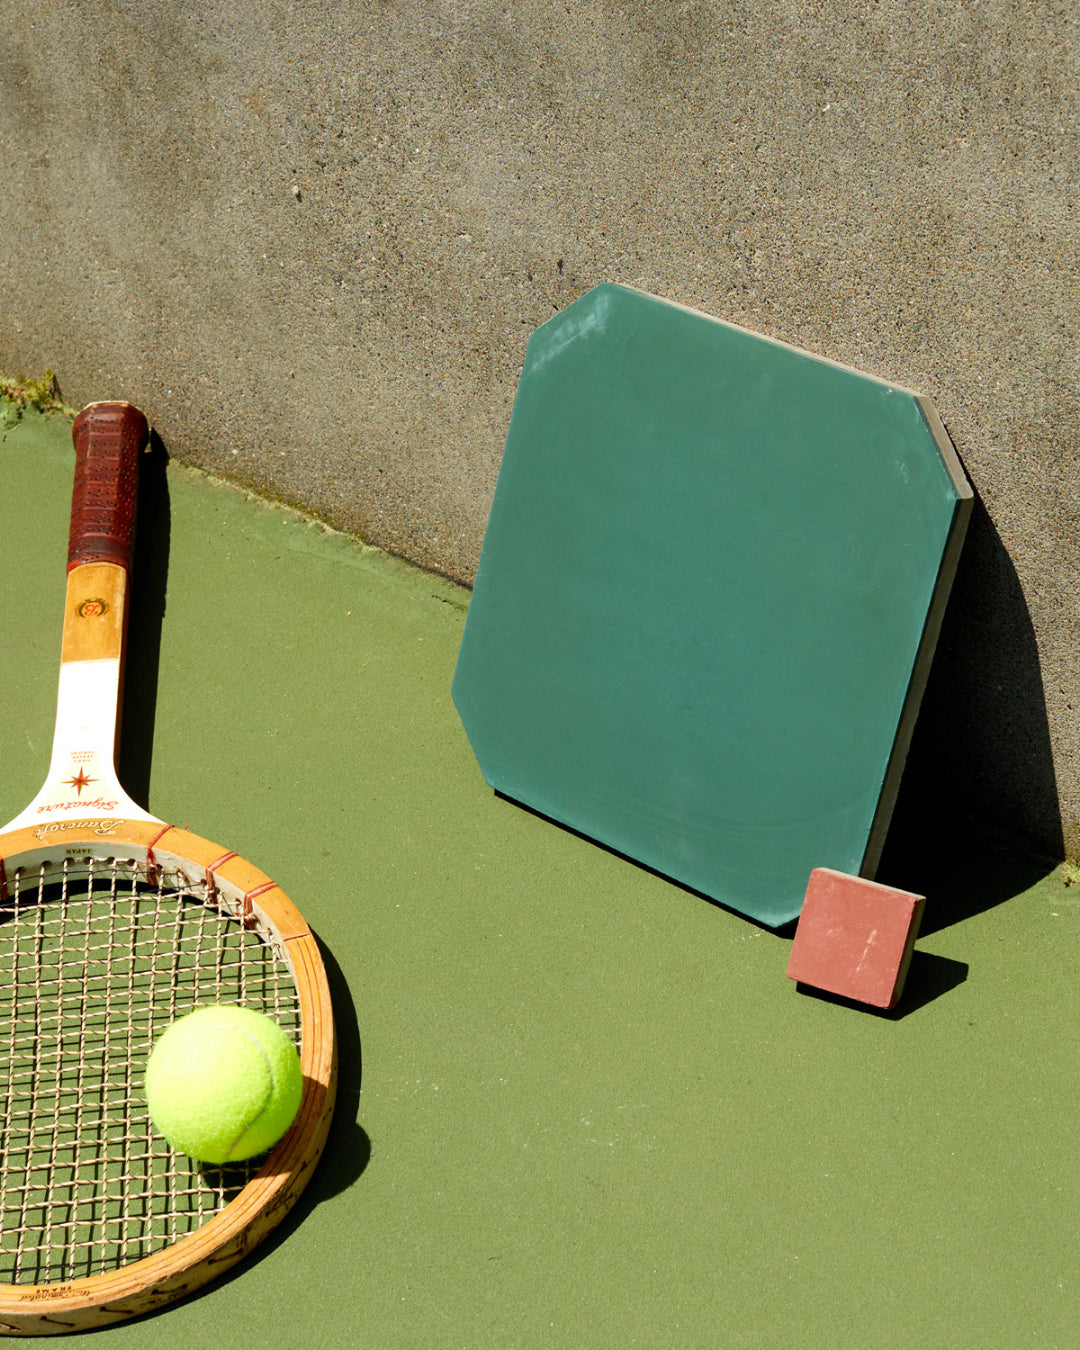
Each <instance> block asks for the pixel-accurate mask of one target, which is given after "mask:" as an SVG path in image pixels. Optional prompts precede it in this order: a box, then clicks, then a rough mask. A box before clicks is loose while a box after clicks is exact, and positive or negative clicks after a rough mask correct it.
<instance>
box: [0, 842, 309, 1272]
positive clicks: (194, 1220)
mask: <svg viewBox="0 0 1080 1350" xmlns="http://www.w3.org/2000/svg"><path fill="white" fill-rule="evenodd" d="M155 873H156V875H155ZM208 1003H239V1004H243V1005H244V1006H246V1007H249V1008H254V1009H256V1010H257V1011H260V1012H264V1013H266V1014H268V1015H269V1016H271V1017H273V1018H274V1020H275V1021H276V1022H277V1023H278V1024H279V1025H280V1026H281V1027H282V1028H283V1029H284V1030H285V1031H286V1032H287V1033H288V1034H290V1035H291V1036H292V1038H293V1039H294V1041H295V1042H296V1043H297V1045H298V1046H299V1040H300V1009H299V1003H298V995H297V989H296V985H295V982H294V978H293V975H292V972H291V970H290V967H289V965H288V963H287V962H286V960H285V956H284V952H283V951H282V950H281V949H280V946H279V944H278V943H276V942H275V941H274V940H273V935H272V934H267V933H265V932H260V931H257V930H256V929H254V928H252V927H250V926H245V924H244V923H243V922H242V921H241V919H240V918H239V917H238V916H235V915H233V914H232V913H231V912H230V911H229V909H228V907H227V905H225V904H223V903H222V900H221V896H220V895H219V893H218V892H217V890H216V888H215V887H214V885H213V882H212V878H211V881H210V884H209V885H208V884H207V882H205V881H203V882H196V883H191V882H189V881H188V879H187V878H181V877H179V876H178V875H174V876H172V877H168V876H166V874H165V873H164V872H163V871H161V870H160V869H152V870H151V873H150V875H148V874H147V868H146V867H145V865H143V866H141V867H139V866H137V865H136V864H135V863H133V862H131V861H122V860H118V859H116V858H109V857H101V858H95V857H90V858H87V857H81V858H78V859H71V858H69V859H65V860H63V861H62V862H58V863H50V864H45V865H42V866H41V867H40V868H32V869H25V870H19V871H15V872H14V873H12V871H11V870H10V860H9V870H8V871H6V872H5V873H4V874H3V875H2V876H0V1050H2V1054H3V1070H2V1072H3V1073H4V1075H6V1081H4V1082H0V1092H2V1102H0V1283H7V1284H34V1285H45V1284H48V1285H54V1286H55V1285H63V1284H66V1283H67V1282H69V1281H71V1280H75V1279H81V1278H85V1277H87V1276H92V1275H99V1274H104V1273H106V1272H110V1271H113V1270H117V1269H119V1268H120V1267H122V1266H126V1265H129V1264H130V1263H131V1262H133V1261H137V1260H139V1259H141V1258H143V1257H145V1256H149V1255H150V1254H151V1253H153V1252H154V1251H157V1250H158V1249H160V1248H163V1247H168V1246H170V1245H172V1244H173V1243H175V1242H177V1241H178V1240H179V1239H180V1238H182V1237H184V1236H185V1235H186V1234H187V1233H189V1232H192V1231H193V1230H195V1229H197V1228H199V1227H201V1226H202V1225H203V1224H205V1223H206V1222H207V1221H208V1219H210V1218H211V1217H212V1216H213V1215H214V1214H216V1213H217V1212H218V1211H220V1210H221V1209H223V1208H224V1206H225V1205H226V1204H227V1203H228V1202H229V1201H230V1200H232V1199H233V1198H234V1197H235V1196H236V1195H238V1194H239V1192H240V1191H241V1190H242V1189H243V1187H244V1186H245V1185H246V1184H247V1182H248V1181H249V1180H250V1179H251V1177H252V1176H253V1175H254V1174H255V1173H256V1172H257V1171H258V1170H259V1168H260V1166H261V1165H262V1162H263V1161H264V1160H263V1159H254V1160H253V1161H251V1162H250V1163H246V1164H233V1165H229V1166H226V1167H210V1166H205V1165H202V1166H201V1165H200V1164H198V1163H196V1162H194V1161H193V1160H191V1159H189V1158H186V1157H185V1156H184V1155H182V1154H179V1153H176V1152H174V1151H173V1150H171V1149H170V1148H169V1147H168V1146H167V1145H166V1144H165V1142H164V1140H162V1139H160V1138H157V1137H155V1135H154V1132H153V1129H152V1126H151V1123H150V1117H149V1112H148V1110H147V1106H146V1100H145V1096H144V1093H143V1074H144V1072H145V1065H146V1060H147V1057H148V1055H149V1053H150V1049H151V1047H152V1046H153V1044H154V1042H155V1040H156V1039H157V1037H158V1036H159V1035H160V1034H161V1032H162V1031H164V1030H165V1028H166V1027H167V1026H169V1025H170V1024H171V1023H172V1022H173V1021H174V1020H175V1019H176V1018H177V1017H180V1016H182V1015H183V1014H184V1013H186V1012H189V1011H191V1010H192V1009H194V1008H195V1007H197V1006H201V1005H205V1004H208Z"/></svg>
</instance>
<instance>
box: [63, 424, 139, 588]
mask: <svg viewBox="0 0 1080 1350" xmlns="http://www.w3.org/2000/svg"><path fill="white" fill-rule="evenodd" d="M149 434H150V428H149V427H148V425H147V422H146V418H145V417H144V416H143V415H142V413H141V412H139V410H138V408H134V407H132V405H131V404H130V403H90V404H88V405H87V406H86V407H85V408H84V409H83V410H82V412H81V413H79V415H78V417H76V419H75V423H74V425H73V426H72V428H71V436H72V439H73V440H74V442H75V488H74V491H73V493H72V497H71V533H70V535H69V536H68V571H69V572H70V571H71V570H72V568H74V567H79V566H81V565H82V564H83V563H91V562H98V563H100V562H107V563H118V564H119V565H120V566H121V567H123V568H125V569H126V570H127V571H130V570H131V549H132V545H133V543H134V539H135V501H136V498H137V496H138V490H139V457H140V455H141V454H142V452H143V449H144V447H145V446H146V442H147V439H148V437H149Z"/></svg>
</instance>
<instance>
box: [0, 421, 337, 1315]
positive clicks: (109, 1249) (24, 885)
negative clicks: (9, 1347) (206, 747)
mask: <svg viewBox="0 0 1080 1350" xmlns="http://www.w3.org/2000/svg"><path fill="white" fill-rule="evenodd" d="M73 438H74V441H75V451H76V467H75V484H74V492H73V496H72V511H71V530H70V535H69V547H68V575H67V601H66V605H65V611H64V634H63V642H62V646H61V653H60V682H59V692H58V697H57V712H56V727H55V731H54V734H53V750H52V759H51V761H50V765H49V771H48V774H47V776H46V780H45V784H44V786H43V787H42V789H41V791H40V792H39V793H38V794H37V796H36V797H35V798H34V800H33V801H32V802H31V803H30V805H29V806H28V807H27V808H26V809H25V810H24V811H23V812H21V813H20V814H19V815H18V816H16V817H15V819H14V820H13V821H11V823H10V824H9V825H7V826H6V827H5V828H4V829H3V830H2V831H0V1079H2V1080H3V1081H4V1082H5V1083H6V1084H7V1085H8V1088H7V1091H6V1093H5V1094H4V1095H3V1096H2V1097H0V1138H2V1139H3V1147H4V1157H3V1166H2V1168H0V1334H12V1335H48V1334H50V1333H57V1332H71V1331H79V1330H83V1329H88V1328H91V1327H95V1326H100V1325H103V1324H105V1323H108V1322H116V1321H119V1320H123V1319H125V1318H130V1317H133V1316H136V1315H138V1314H140V1313H145V1312H149V1311H151V1310H153V1309H155V1308H158V1307H161V1306H162V1305H164V1304H167V1303H169V1302H171V1301H172V1300H174V1299H177V1298H180V1297H182V1296H183V1295H185V1294H188V1293H190V1292H191V1291H192V1290H193V1289H197V1288H198V1287H199V1286H200V1285H202V1284H205V1283H206V1282H207V1281H208V1280H210V1279H212V1278H213V1277H214V1276H215V1275H217V1274H220V1273H221V1272H222V1271H224V1270H226V1269H228V1267H229V1266H230V1265H232V1264H233V1263H234V1262H235V1261H237V1260H239V1259H240V1258H241V1257H242V1256H244V1255H245V1254H246V1253H247V1252H249V1251H250V1250H251V1248H252V1247H253V1246H255V1244H256V1243H258V1242H259V1240H260V1239H261V1238H262V1237H264V1236H265V1235H266V1234H267V1233H268V1232H270V1230H271V1229H272V1228H273V1227H274V1226H275V1225H276V1224H277V1223H278V1221H279V1220H280V1219H281V1218H282V1217H283V1215H284V1214H285V1213H286V1212H287V1211H288V1209H289V1208H290V1206H291V1205H292V1204H293V1202H294V1201H295V1200H296V1198H297V1196H298V1195H299V1194H300V1192H301V1191H302V1190H303V1188H304V1186H305V1184H306V1183H307V1181H308V1179H309V1177H310V1176H311V1173H312V1170H313V1168H314V1166H315V1163H316V1162H317V1160H318V1158H319V1155H320V1153H321V1152H322V1148H323V1145H324V1143H325V1140H326V1135H327V1131H328V1129H329V1125H330V1118H331V1114H332V1111H333V1104H334V1093H335V1085H336V1076H337V1056H336V1042H335V1036H334V1019H333V1010H332V1006H331V1003H330V993H329V986H328V983H327V979H326V972H325V969H324V967H323V963H322V957H321V954H320V952H319V948H318V944H317V943H316V941H315V938H314V936H313V934H312V932H311V930H310V928H309V927H308V925H307V923H306V922H305V921H304V919H303V917H302V915H301V914H300V913H299V912H298V911H297V909H296V907H295V906H294V905H293V904H292V902H291V901H290V900H289V899H288V897H287V896H286V895H285V894H284V893H283V892H282V890H281V889H280V887H278V886H277V885H276V884H275V883H274V882H273V881H271V880H270V878H269V877H267V876H266V875H265V874H264V873H263V872H260V871H259V870H258V869H257V868H256V867H253V866H252V864H251V863H249V862H246V861H245V860H244V859H243V858H241V857H239V856H237V854H236V853H235V852H233V851H231V850H229V849H227V848H223V847H222V846H221V845H220V844H214V843H211V842H209V841H208V840H206V839H203V838H200V837H199V836H198V835H194V834H190V833H189V832H188V831H187V830H182V829H178V828H177V827H175V826H172V825H168V824H166V823H165V822H163V821H161V820H158V819H157V818H156V817H155V816H153V815H151V814H150V813H149V812H148V811H146V810H145V809H144V808H143V807H142V806H140V805H138V804H137V803H136V802H134V801H133V800H132V799H131V797H129V796H128V794H127V793H126V792H125V791H124V789H123V788H122V787H121V786H120V783H119V781H118V779H117V776H116V768H115V759H116V748H117V722H118V708H119V702H120V689H121V687H122V683H123V665H124V644H125V636H126V626H127V614H128V583H129V574H130V571H131V567H132V557H133V555H132V544H133V538H134V529H135V503H136V499H137V495H138V478H139V463H140V460H141V457H142V452H143V450H144V448H145V446H146V444H147V423H146V419H145V417H143V415H142V413H140V412H139V411H138V410H137V409H136V408H133V407H131V406H130V405H129V404H126V403H94V404H91V405H90V406H89V407H87V408H84V409H83V411H82V412H81V413H80V414H79V416H78V417H77V418H76V419H75V424H74V428H73ZM206 1004H219V1005H226V1006H233V1005H243V1006H245V1007H248V1008H252V1009H254V1010H255V1011H256V1012H259V1013H263V1014H265V1015H266V1016H269V1017H271V1018H272V1019H273V1020H274V1021H275V1022H277V1023H278V1025H279V1026H280V1027H281V1028H282V1030H283V1031H284V1032H285V1033H286V1035H287V1036H288V1037H289V1039H290V1040H291V1041H292V1042H293V1044H294V1045H295V1046H296V1048H297V1049H298V1051H299V1055H300V1066H301V1073H302V1077H303V1092H302V1097H301V1102H300V1107H299V1110H298V1112H297V1115H296V1117H295V1119H294V1121H293V1124H292V1126H291V1127H290V1128H289V1130H288V1131H287V1133H286V1134H285V1135H284V1137H283V1138H282V1139H281V1140H280V1142H279V1143H277V1144H276V1145H275V1146H274V1147H273V1149H272V1150H271V1151H270V1152H269V1154H268V1155H267V1156H266V1157H265V1158H256V1159H255V1160H254V1161H252V1162H250V1163H245V1164H242V1165H240V1164H236V1165H230V1166H229V1167H228V1168H218V1167H211V1166H209V1165H200V1164H198V1163H197V1162H196V1161H195V1160H193V1159H191V1158H188V1157H186V1156H184V1155H183V1154H181V1153H177V1152H176V1151H175V1150H174V1149H172V1148H170V1146H169V1145H168V1144H167V1143H166V1142H165V1141H164V1140H163V1139H161V1138H160V1137H159V1136H158V1135H156V1134H155V1131H154V1129H153V1126H152V1124H151V1120H150V1114H149V1110H148V1107H147V1102H146V1098H145V1093H144V1089H143V1075H144V1073H145V1068H146V1062H147V1059H148V1058H149V1054H150V1051H151V1049H152V1047H153V1045H154V1044H155V1043H156V1041H157V1040H158V1038H159V1037H160V1036H161V1034H162V1033H163V1032H164V1031H165V1029H166V1028H167V1027H168V1026H170V1025H172V1024H173V1022H175V1021H176V1019H177V1018H179V1017H181V1016H183V1015H184V1014H185V1013H188V1012H190V1011H192V1010H193V1009H194V1008H197V1007H200V1006H204V1005H206ZM88 1103H92V1107H93V1109H89V1107H88Z"/></svg>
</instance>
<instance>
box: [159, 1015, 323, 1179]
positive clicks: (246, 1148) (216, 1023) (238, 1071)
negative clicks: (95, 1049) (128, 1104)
mask: <svg viewBox="0 0 1080 1350" xmlns="http://www.w3.org/2000/svg"><path fill="white" fill-rule="evenodd" d="M302 1089H303V1078H302V1075H301V1073H300V1058H299V1056H298V1055H297V1053H296V1050H295V1049H294V1047H293V1044H292V1042H291V1041H290V1040H289V1038H288V1037H287V1036H286V1035H285V1033H284V1032H283V1031H282V1030H281V1028H280V1027H279V1026H278V1024H277V1023H276V1022H275V1021H273V1020H272V1019H271V1018H269V1017H264V1016H263V1015H262V1013H257V1012H254V1011H253V1010H252V1009H251V1008H240V1007H236V1006H233V1005H220V1006H216V1007H211V1008H199V1009H198V1010H197V1011H196V1012H193V1013H188V1015H187V1016H186V1017H181V1018H180V1019H179V1020H178V1021H176V1022H174V1023H173V1024H172V1026H170V1027H168V1028H167V1029H166V1030H165V1031H164V1032H163V1033H162V1035H161V1037H160V1038H159V1039H158V1042H157V1044H156V1045H155V1046H154V1049H153V1052H152V1053H151V1055H150V1059H149V1062H148V1063H147V1066H146V1100H147V1103H148V1105H149V1107H150V1119H151V1120H152V1121H153V1123H154V1128H155V1129H156V1130H157V1131H158V1133H159V1134H161V1135H164V1137H165V1138H166V1139H167V1140H168V1141H169V1143H170V1144H171V1145H172V1146H173V1148H176V1149H179V1150H180V1151H181V1152H182V1153H188V1154H190V1155H191V1157H193V1158H197V1159H198V1160H199V1161H200V1162H207V1163H226V1162H238V1161H239V1160H240V1159H242V1158H253V1157H254V1156H255V1155H256V1154H257V1153H263V1152H265V1151H266V1149H268V1148H270V1147H271V1146H272V1145H273V1144H276V1143H277V1141H278V1140H279V1139H280V1138H281V1136H282V1135H283V1134H284V1133H285V1131H286V1130H287V1129H288V1128H289V1126H290V1125H291V1124H292V1122H293V1118H294V1117H295V1115H296V1112H297V1111H298V1109H299V1107H300V1097H301V1093H302Z"/></svg>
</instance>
